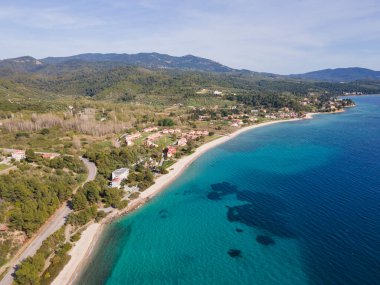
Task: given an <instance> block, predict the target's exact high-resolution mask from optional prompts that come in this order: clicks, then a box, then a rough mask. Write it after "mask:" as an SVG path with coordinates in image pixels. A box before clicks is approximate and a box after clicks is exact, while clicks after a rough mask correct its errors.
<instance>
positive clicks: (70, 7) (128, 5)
mask: <svg viewBox="0 0 380 285" xmlns="http://www.w3.org/2000/svg"><path fill="white" fill-rule="evenodd" d="M0 35H1V36H0V45H1V49H0V58H2V59H4V58H10V57H18V56H22V55H31V56H34V57H36V58H43V57H47V56H67V55H73V54H79V53H86V52H102V53H107V52H116V53H138V52H152V51H155V52H160V53H167V54H171V55H177V56H181V55H186V54H194V55H197V56H202V57H206V58H210V59H213V60H216V61H218V62H220V63H223V64H225V65H228V66H231V67H234V68H245V69H250V70H255V71H265V72H274V73H281V74H288V73H299V72H306V71H311V70H317V69H322V68H334V67H349V66H361V67H367V68H372V69H375V70H380V2H379V0H328V1H327V0H319V1H316V0H287V1H286V0H265V1H264V0H232V1H231V0H229V1H227V0H218V1H217V0H210V1H208V0H203V1H199V0H192V1H188V0H182V1H181V0H180V1H178V0H160V1H152V0H141V1H139V0H134V1H132V0H125V1H121V0H114V1H112V0H108V1H107V0H93V1H85V0H76V1H73V0H66V1H52V0H50V1H39V0H35V1H30V0H13V1H4V0H0Z"/></svg>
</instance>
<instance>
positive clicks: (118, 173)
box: [111, 168, 129, 188]
mask: <svg viewBox="0 0 380 285" xmlns="http://www.w3.org/2000/svg"><path fill="white" fill-rule="evenodd" d="M128 175H129V169H128V168H119V169H116V170H115V171H113V172H112V181H111V187H113V188H120V186H121V182H122V181H123V180H124V179H128Z"/></svg>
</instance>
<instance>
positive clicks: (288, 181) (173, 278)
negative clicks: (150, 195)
mask: <svg viewBox="0 0 380 285" xmlns="http://www.w3.org/2000/svg"><path fill="white" fill-rule="evenodd" d="M354 99H355V101H356V102H357V107H356V108H351V109H348V110H347V112H345V113H343V114H335V115H318V116H316V118H315V119H314V120H304V121H298V122H289V123H283V124H277V125H272V126H269V127H265V128H259V129H256V130H253V131H250V132H247V133H244V134H242V135H241V136H239V137H237V138H236V139H234V140H231V141H229V142H227V143H225V144H223V145H221V146H219V147H217V148H215V149H213V150H211V151H209V152H208V153H207V154H205V155H204V156H202V157H201V158H200V159H198V160H197V161H196V162H194V163H193V164H192V165H191V166H190V167H189V168H188V169H187V170H186V172H185V173H184V174H183V175H182V176H181V177H180V178H179V179H177V181H176V182H175V183H174V184H172V185H171V186H170V187H169V188H168V189H167V190H165V191H164V192H162V194H161V195H160V196H158V197H157V198H155V199H153V200H152V201H151V202H149V203H148V204H147V205H145V206H144V207H142V208H140V209H139V210H137V211H136V212H134V213H133V214H131V215H129V216H126V217H124V218H122V219H120V220H118V221H117V222H114V223H113V224H111V225H110V226H109V227H108V229H107V231H106V233H105V234H104V236H103V238H102V240H101V241H100V245H99V248H98V250H97V251H95V252H94V254H93V257H92V260H91V262H90V263H89V265H88V267H87V269H86V270H85V271H84V273H83V274H82V276H81V277H80V278H79V280H78V282H77V283H78V284H86V285H87V284H88V285H90V284H91V285H96V284H109V285H111V284H165V285H167V284H200V285H202V284H247V285H248V284H249V285H252V284H260V285H272V284H289V285H290V284H292V285H298V284H312V285H314V284H332V285H339V284H344V285H351V284H360V285H365V284H368V285H369V284H370V285H378V284H380V97H379V96H372V97H371V96H365V97H356V98H354Z"/></svg>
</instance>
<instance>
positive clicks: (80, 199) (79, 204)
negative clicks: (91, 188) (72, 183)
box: [72, 189, 88, 211]
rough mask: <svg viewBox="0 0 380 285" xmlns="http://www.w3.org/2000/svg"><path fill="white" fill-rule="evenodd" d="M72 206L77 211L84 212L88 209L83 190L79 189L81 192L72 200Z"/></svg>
mask: <svg viewBox="0 0 380 285" xmlns="http://www.w3.org/2000/svg"><path fill="white" fill-rule="evenodd" d="M72 205H73V209H74V210H75V211H79V210H83V209H84V208H86V207H87V205H88V203H87V198H86V196H85V195H84V193H83V190H82V189H79V191H78V192H77V193H76V194H75V195H74V197H73V199H72Z"/></svg>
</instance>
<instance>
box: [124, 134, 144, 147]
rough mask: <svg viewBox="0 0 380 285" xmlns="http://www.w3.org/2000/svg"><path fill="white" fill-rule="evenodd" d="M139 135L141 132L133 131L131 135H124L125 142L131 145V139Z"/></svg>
mask: <svg viewBox="0 0 380 285" xmlns="http://www.w3.org/2000/svg"><path fill="white" fill-rule="evenodd" d="M140 137H141V134H140V133H135V134H132V135H128V136H126V137H125V143H126V144H127V145H128V146H132V145H133V141H134V140H136V139H138V138H140Z"/></svg>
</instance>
